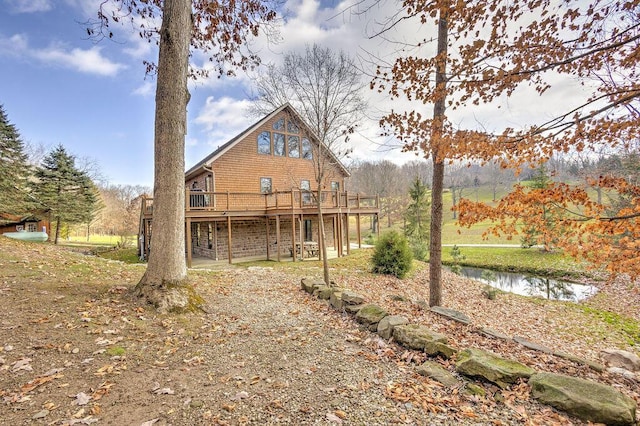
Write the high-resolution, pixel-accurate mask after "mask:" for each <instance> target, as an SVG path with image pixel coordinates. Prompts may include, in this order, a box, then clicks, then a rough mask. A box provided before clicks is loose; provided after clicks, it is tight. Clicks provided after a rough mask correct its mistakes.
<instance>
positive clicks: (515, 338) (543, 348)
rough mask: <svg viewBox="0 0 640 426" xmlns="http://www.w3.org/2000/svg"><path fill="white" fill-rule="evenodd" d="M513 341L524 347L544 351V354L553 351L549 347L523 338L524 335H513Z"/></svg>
mask: <svg viewBox="0 0 640 426" xmlns="http://www.w3.org/2000/svg"><path fill="white" fill-rule="evenodd" d="M513 341H514V342H516V343H519V344H521V345H522V346H524V347H525V348H529V349H533V350H534V351H540V352H544V353H546V354H550V353H552V352H553V351H552V350H551V349H549V348H547V347H546V346H542V345H539V344H537V343H534V342H531V341H529V340H527V339H525V338H524V337H520V336H513Z"/></svg>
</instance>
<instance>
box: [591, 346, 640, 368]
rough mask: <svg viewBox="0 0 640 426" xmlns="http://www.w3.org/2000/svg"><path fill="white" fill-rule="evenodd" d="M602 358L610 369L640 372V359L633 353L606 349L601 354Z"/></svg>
mask: <svg viewBox="0 0 640 426" xmlns="http://www.w3.org/2000/svg"><path fill="white" fill-rule="evenodd" d="M600 357H601V358H602V360H603V361H604V362H605V363H606V364H608V365H609V366H610V367H618V368H624V369H625V370H628V371H640V357H638V355H636V354H634V353H633V352H627V351H621V350H618V349H605V350H603V351H602V352H600Z"/></svg>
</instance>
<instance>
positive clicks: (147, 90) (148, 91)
mask: <svg viewBox="0 0 640 426" xmlns="http://www.w3.org/2000/svg"><path fill="white" fill-rule="evenodd" d="M155 88H156V85H155V83H152V82H151V81H145V82H144V83H142V86H140V87H138V88H137V89H136V90H134V91H133V94H134V95H139V96H144V97H146V96H151V95H153V94H154V91H155Z"/></svg>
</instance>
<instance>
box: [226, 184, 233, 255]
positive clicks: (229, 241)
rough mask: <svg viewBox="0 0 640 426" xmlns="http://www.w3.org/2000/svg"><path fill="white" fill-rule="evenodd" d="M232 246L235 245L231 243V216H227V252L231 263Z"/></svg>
mask: <svg viewBox="0 0 640 426" xmlns="http://www.w3.org/2000/svg"><path fill="white" fill-rule="evenodd" d="M227 193H228V191H227ZM227 200H228V198H227ZM232 246H233V245H232V244H231V216H227V252H228V253H229V264H231V263H233V255H232V254H231V247H232Z"/></svg>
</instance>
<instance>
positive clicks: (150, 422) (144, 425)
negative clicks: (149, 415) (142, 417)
mask: <svg viewBox="0 0 640 426" xmlns="http://www.w3.org/2000/svg"><path fill="white" fill-rule="evenodd" d="M159 420H160V418H159V417H158V418H155V419H151V420H147V421H146V422H144V423H140V426H152V425H154V424H155V423H156V422H157V421H159Z"/></svg>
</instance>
